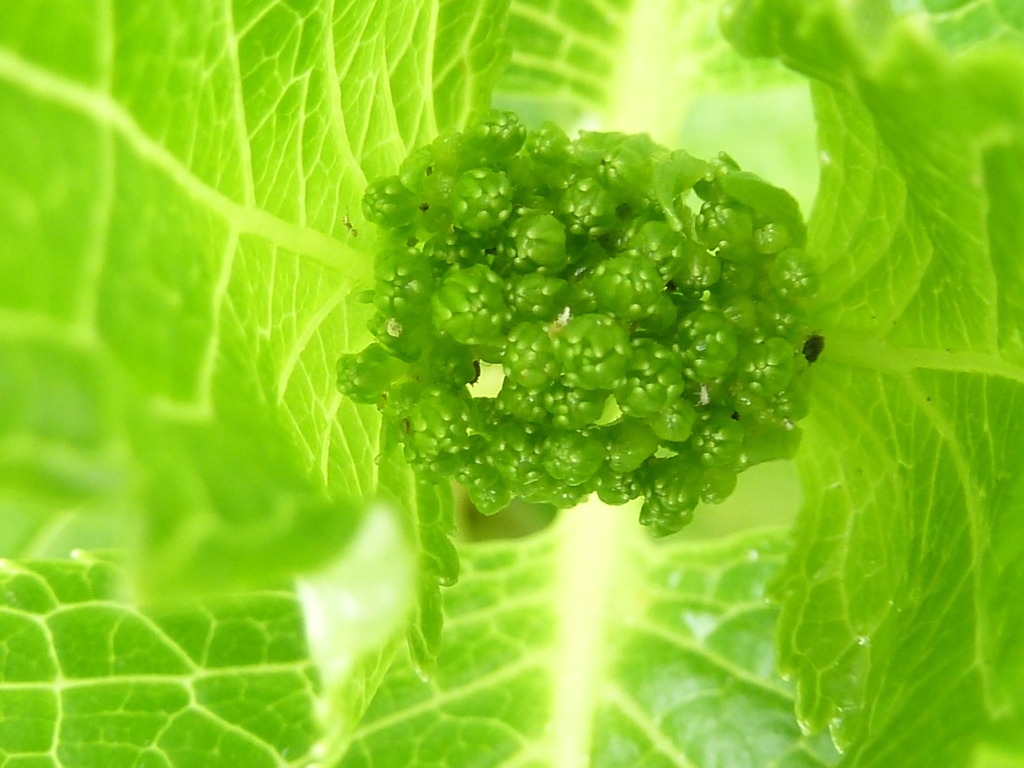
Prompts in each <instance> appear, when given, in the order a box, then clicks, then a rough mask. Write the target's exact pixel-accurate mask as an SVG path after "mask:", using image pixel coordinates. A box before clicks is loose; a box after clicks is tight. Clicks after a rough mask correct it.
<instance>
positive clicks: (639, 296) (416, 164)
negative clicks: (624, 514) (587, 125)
mask: <svg viewBox="0 0 1024 768" xmlns="http://www.w3.org/2000/svg"><path fill="white" fill-rule="evenodd" d="M363 207H364V213H365V215H366V217H367V218H368V219H369V220H370V221H371V222H373V223H374V224H376V225H377V226H378V227H380V229H381V230H382V232H383V237H382V240H381V243H382V245H381V248H380V251H379V253H378V255H377V257H376V262H375V280H376V285H375V289H374V291H373V301H374V306H375V310H376V311H375V316H374V320H373V321H372V323H371V330H372V331H373V333H374V335H375V337H376V342H375V343H373V344H371V345H370V346H369V347H368V348H367V349H365V350H363V351H362V352H360V353H358V354H355V355H345V356H343V357H342V358H341V360H340V361H339V363H338V380H339V387H340V389H341V391H342V392H343V393H344V394H346V395H347V396H349V397H351V398H352V399H353V400H356V401H358V402H363V403H374V404H376V405H378V407H379V408H380V409H381V411H382V412H383V414H384V417H385V423H386V425H387V428H388V429H390V430H391V432H392V434H393V435H394V436H395V437H396V439H397V440H398V441H399V442H400V443H401V445H402V446H403V449H404V452H405V456H406V458H407V459H408V461H409V462H410V463H411V464H412V465H413V466H414V467H415V468H416V469H417V470H418V471H420V472H423V473H426V474H427V475H428V476H431V477H437V478H442V477H454V478H456V479H457V480H458V481H459V482H461V483H463V484H464V485H465V486H466V488H467V489H468V491H469V493H470V495H471V497H472V498H473V500H474V502H475V503H476V505H477V506H478V507H479V508H480V509H481V511H483V512H485V513H491V512H495V511H497V510H499V509H501V508H502V507H503V506H505V505H506V504H507V503H508V502H509V501H510V500H511V498H512V497H513V496H521V497H523V498H525V499H527V500H529V501H534V502H546V503H552V504H555V505H558V506H560V507H565V506H570V505H573V504H576V503H578V502H579V501H581V500H582V499H583V498H584V497H586V496H587V495H588V494H591V493H595V492H596V493H597V494H598V495H599V496H600V498H601V499H602V500H604V501H605V502H607V503H611V504H623V503H625V502H627V501H629V500H631V499H635V498H638V497H643V498H644V500H645V501H644V505H643V511H642V513H641V522H642V523H644V524H645V525H648V526H650V527H651V529H652V530H653V531H654V532H655V533H657V534H666V533H670V532H672V531H675V530H678V529H679V528H680V527H682V526H683V525H684V524H685V523H686V522H687V521H688V520H689V519H690V517H691V515H692V512H693V509H694V508H695V507H696V505H697V504H698V503H699V502H700V501H704V502H707V503H717V502H720V501H722V500H724V499H725V498H726V497H728V496H729V494H730V493H731V492H732V490H733V488H734V487H735V485H736V476H737V473H739V472H741V471H742V470H744V469H746V468H747V467H750V466H752V465H754V464H757V463H760V462H764V461H769V460H772V459H777V458H783V457H789V456H791V455H792V454H793V452H794V450H795V449H796V446H797V443H798V440H799V429H798V427H797V426H796V422H797V421H798V420H799V419H800V418H802V417H803V416H804V414H805V412H806V410H807V396H806V386H807V382H806V376H805V373H806V370H807V365H808V363H807V361H805V360H804V358H803V356H802V355H801V349H802V346H803V344H804V341H805V340H806V338H807V337H808V334H809V332H810V331H809V329H808V327H807V325H806V322H805V320H804V310H803V304H804V303H805V302H806V300H807V299H808V298H810V297H811V296H812V295H813V293H814V292H815V289H816V277H815V273H814V270H813V267H812V264H811V263H810V261H809V259H808V257H807V256H806V254H805V252H804V251H803V250H802V247H803V244H804V239H805V228H804V224H803V221H802V219H801V216H800V212H799V209H798V207H797V205H796V203H795V201H794V200H793V198H792V197H790V196H789V195H788V194H787V193H786V192H784V191H783V190H781V189H778V188H777V187H773V186H771V185H770V184H768V183H766V182H765V181H763V180H761V179H760V178H758V177H757V176H755V175H753V174H751V173H748V172H745V171H742V170H740V169H739V167H738V166H737V165H736V163H735V162H733V161H732V160H731V159H730V158H729V157H728V156H726V155H724V154H723V155H720V156H719V157H718V158H717V159H716V160H713V161H711V162H705V161H703V160H699V159H697V158H694V157H691V156H690V155H688V154H686V153H685V152H681V151H674V152H670V151H667V150H665V149H663V148H661V147H659V146H658V145H656V144H655V143H654V142H652V141H651V140H650V138H648V137H647V136H646V135H626V134H621V133H594V132H582V133H581V135H580V137H579V138H578V139H576V140H570V139H569V138H568V137H567V136H566V135H565V134H564V133H563V132H562V131H561V130H560V129H559V128H557V127H556V126H554V125H552V124H550V123H548V124H545V125H544V126H543V127H542V128H540V130H538V131H535V132H530V131H527V130H526V129H525V128H524V127H523V126H522V125H521V124H520V122H519V121H518V119H517V118H516V116H515V115H513V114H511V113H509V112H498V111H495V112H491V113H489V114H487V115H486V116H484V117H483V119H481V120H480V121H479V122H477V123H475V124H473V125H471V126H470V127H469V128H467V129H466V130H465V131H464V132H461V133H454V132H453V133H447V134H444V135H442V136H440V137H439V138H438V139H436V140H435V141H434V142H433V143H432V144H430V145H429V146H426V147H422V148H420V149H417V150H416V151H415V152H413V153H412V154H411V155H410V156H409V157H408V158H407V159H406V161H405V162H404V163H403V164H402V166H401V168H400V170H399V173H398V174H397V175H395V176H391V177H388V178H384V179H379V180H377V181H375V182H373V183H372V184H370V186H369V188H368V189H367V191H366V194H365V197H364V199H363ZM808 359H809V358H808ZM497 366H500V367H501V371H502V373H503V379H502V382H501V387H500V390H499V391H497V394H496V395H494V396H483V395H482V394H479V393H476V392H475V391H474V390H475V389H476V388H477V386H478V385H477V383H476V382H477V379H478V378H479V376H480V372H481V369H482V368H488V367H490V369H491V370H495V369H496V367H497Z"/></svg>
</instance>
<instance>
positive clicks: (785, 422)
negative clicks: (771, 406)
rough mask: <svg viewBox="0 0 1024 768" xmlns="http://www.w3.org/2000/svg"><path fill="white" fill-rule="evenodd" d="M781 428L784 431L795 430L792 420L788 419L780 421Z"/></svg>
mask: <svg viewBox="0 0 1024 768" xmlns="http://www.w3.org/2000/svg"><path fill="white" fill-rule="evenodd" d="M782 426H784V427H785V428H786V429H789V430H793V429H796V424H794V423H793V420H792V419H789V418H786V419H783V420H782Z"/></svg>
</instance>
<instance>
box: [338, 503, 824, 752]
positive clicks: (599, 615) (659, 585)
mask: <svg viewBox="0 0 1024 768" xmlns="http://www.w3.org/2000/svg"><path fill="white" fill-rule="evenodd" d="M784 551H785V546H784V544H783V541H782V536H781V535H780V533H779V532H778V531H773V532H767V533H765V532H763V531H762V532H759V533H751V534H745V535H742V536H740V537H738V538H732V539H726V540H722V541H720V542H716V543H712V544H707V543H687V542H685V541H683V540H680V539H676V540H661V541H653V540H651V539H650V538H649V537H647V536H646V534H645V533H644V532H643V531H642V530H641V529H640V527H639V526H638V525H637V524H636V520H635V514H631V513H630V512H629V510H628V509H623V508H609V507H604V506H601V505H599V504H592V505H584V506H582V507H579V508H577V509H575V510H570V511H567V512H564V513H562V516H561V517H560V518H559V520H558V521H556V523H555V524H554V525H553V526H552V527H550V528H548V529H546V530H545V531H543V532H541V533H539V534H536V535H534V536H531V537H529V538H527V539H520V540H506V541H503V542H500V543H499V542H490V543H482V544H474V545H466V546H464V547H462V548H461V550H460V554H461V556H462V561H463V566H464V573H463V576H462V578H461V579H460V581H459V583H458V584H457V585H456V586H454V587H452V588H451V589H450V590H446V591H445V592H444V597H445V606H446V625H445V626H446V631H445V636H444V643H443V646H442V651H441V654H440V656H439V657H438V665H437V669H436V672H435V674H434V675H433V677H432V678H431V679H430V680H429V681H427V682H424V681H423V680H422V679H420V677H419V676H418V675H417V674H416V672H415V670H414V669H413V667H412V666H411V665H410V664H409V663H408V662H407V661H402V660H399V661H398V662H396V665H395V667H394V668H393V669H392V670H391V671H390V672H389V673H388V676H387V677H386V678H385V680H384V683H383V684H382V686H381V688H380V690H379V691H378V694H377V697H376V699H375V700H374V702H373V704H372V705H371V707H370V709H369V710H368V712H367V715H366V718H365V719H364V720H363V722H362V723H361V724H360V726H359V728H358V729H357V731H356V732H355V734H354V742H353V746H352V748H351V751H350V752H349V754H348V756H347V757H346V758H345V760H343V761H342V762H341V763H340V766H343V767H344V768H356V767H357V766H387V767H388V768H399V766H425V765H459V766H461V765H474V766H479V768H484V767H485V766H538V767H539V766H556V765H557V766H570V765H583V764H588V765H593V766H606V767H609V768H610V767H612V766H627V765H628V766H652V767H653V766H664V767H665V768H668V767H669V766H671V767H673V768H678V767H679V766H694V767H699V766H729V767H731V766H750V767H751V768H753V766H765V765H776V766H787V767H794V766H800V767H801V768H804V767H806V768H810V767H811V766H823V765H830V764H832V762H833V761H834V760H835V758H836V755H835V753H834V752H833V751H832V748H831V745H830V744H829V742H828V740H827V739H824V738H820V737H819V738H813V739H810V738H807V737H804V736H803V735H801V733H800V731H799V730H798V728H797V726H796V723H795V721H794V720H793V717H792V692H791V690H790V688H789V687H788V686H787V685H785V684H783V683H781V682H780V681H779V680H778V679H777V677H776V675H775V672H774V655H773V648H772V647H773V632H774V626H775V618H776V609H775V608H772V607H770V606H769V605H767V604H766V603H765V601H764V599H763V597H762V591H763V587H764V583H765V580H766V579H767V578H769V577H770V576H771V575H772V574H773V573H774V572H775V570H776V569H777V567H778V565H779V563H780V562H781V560H782V557H783V554H784Z"/></svg>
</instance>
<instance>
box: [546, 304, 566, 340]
mask: <svg viewBox="0 0 1024 768" xmlns="http://www.w3.org/2000/svg"><path fill="white" fill-rule="evenodd" d="M571 319H572V310H571V309H570V308H569V307H564V308H563V309H562V311H561V312H559V313H558V317H556V318H555V320H554V322H552V323H551V325H550V326H549V327H548V334H549V335H551V336H554V335H555V334H557V333H561V332H562V329H563V328H565V326H567V325H568V324H569V321H570V320H571Z"/></svg>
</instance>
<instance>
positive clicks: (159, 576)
mask: <svg viewBox="0 0 1024 768" xmlns="http://www.w3.org/2000/svg"><path fill="white" fill-rule="evenodd" d="M44 15H45V21H44V19H43V17H44ZM503 23H504V10H503V3H502V2H500V0H494V2H487V3H479V4H469V5H467V4H465V3H459V2H453V1H452V0H447V1H446V2H442V3H440V4H435V3H428V2H425V1H424V2H416V3H407V2H400V3H399V2H394V3H350V4H344V5H336V4H332V3H327V2H320V1H319V0H301V1H300V0H295V2H289V3H285V4H274V3H260V2H256V3H243V4H239V5H237V6H236V7H231V6H230V5H229V6H208V5H207V6H203V7H201V8H200V7H198V6H196V5H195V4H194V3H190V2H185V0H177V1H176V2H172V3H155V2H140V3H133V4H129V5H117V6H112V5H109V4H106V3H102V2H90V3H79V2H70V1H68V2H61V3H57V4H54V3H41V2H28V3H19V4H16V5H13V6H10V7H5V8H4V9H3V10H2V11H0V113H2V114H3V115H4V120H3V121H2V124H0V144H2V146H4V147H5V151H4V153H3V157H2V158H0V233H3V234H2V235H0V238H2V241H0V246H2V247H0V269H2V272H3V274H4V275H5V279H4V280H3V284H2V285H0V370H3V371H4V375H3V377H0V401H2V402H3V403H4V404H5V406H4V408H3V410H2V414H0V503H2V504H3V514H4V516H5V518H6V519H8V520H9V522H10V523H11V525H10V527H9V528H7V530H11V531H13V533H12V534H11V535H10V536H9V537H5V539H4V540H3V541H0V550H2V551H4V552H6V553H7V554H18V553H19V552H20V551H22V550H24V549H25V548H26V547H29V548H31V547H36V548H37V549H38V547H39V544H38V542H37V543H36V544H32V543H31V542H29V540H28V539H27V538H26V537H29V536H31V535H32V533H31V532H33V531H36V532H43V531H46V530H51V529H52V527H53V526H54V525H60V523H59V522H58V521H61V520H66V519H68V518H69V517H71V516H73V517H75V518H76V519H80V520H82V521H83V523H82V526H83V528H84V529H86V530H96V534H95V535H96V538H98V539H99V540H100V541H101V542H102V543H104V544H113V543H121V544H126V543H128V544H135V545H138V546H140V549H139V554H138V556H137V557H136V558H135V559H134V562H136V563H138V565H139V566H140V568H141V571H142V573H143V576H144V579H143V585H144V586H146V588H147V589H149V590H151V591H161V590H174V589H178V588H181V587H184V588H195V587H196V586H197V584H198V583H200V582H201V584H202V586H203V587H204V588H234V587H238V586H245V585H249V584H257V583H266V582H267V581H273V580H274V579H277V578H279V577H281V576H284V575H287V574H289V573H292V572H294V571H296V570H303V569H309V568H313V567H315V566H316V565H317V564H319V563H324V562H326V561H327V560H328V559H330V558H331V557H333V554H334V553H335V552H337V551H338V550H339V548H341V547H343V546H344V544H345V543H346V541H347V540H348V539H349V537H350V536H351V535H352V533H353V531H354V530H355V528H356V527H357V525H358V522H359V520H360V517H361V514H362V512H361V510H362V509H363V507H364V502H363V501H362V500H363V499H365V498H367V497H372V496H373V495H375V493H376V487H377V484H378V469H377V466H376V465H375V463H374V460H375V457H376V455H377V453H378V451H379V445H378V423H379V420H378V415H377V413H376V412H375V410H374V409H373V408H363V407H356V406H353V405H351V404H350V403H347V402H344V401H342V399H341V397H340V395H339V394H338V393H337V392H336V390H335V383H334V374H333V370H334V361H335V359H336V358H337V356H338V355H339V354H340V353H341V352H344V351H346V350H351V349H357V348H359V347H361V346H362V344H363V343H364V342H365V341H366V339H367V338H368V333H367V331H366V330H365V327H364V326H365V321H366V319H367V317H368V314H369V313H368V308H367V307H365V306H364V305H362V304H360V303H359V302H358V301H356V300H355V299H354V298H352V293H353V291H354V290H356V289H359V288H361V287H365V284H366V281H367V280H368V279H369V274H370V259H371V256H372V251H373V246H374V242H373V237H372V231H371V228H369V227H368V226H366V225H365V224H364V222H363V221H362V219H361V214H360V210H359V208H360V207H359V204H358V203H359V198H360V196H361V194H362V189H363V187H364V185H365V181H366V179H367V178H369V177H374V176H377V175H380V174H383V173H387V172H392V171H394V169H395V168H396V167H397V164H398V162H399V161H400V160H401V158H402V157H404V155H405V154H406V152H407V151H408V150H409V149H410V148H411V147H412V146H414V145H416V144H419V143H421V142H423V141H425V140H427V139H429V138H431V137H433V136H434V135H435V134H436V133H437V132H438V130H439V129H441V128H443V127H446V126H448V125H451V124H458V123H459V122H460V121H462V120H464V119H465V118H466V116H467V115H468V114H469V113H470V112H472V111H473V110H477V109H480V108H482V107H483V106H486V103H487V100H488V93H489V86H488V84H489V82H490V81H491V80H492V79H493V77H494V76H495V74H496V67H498V66H499V65H500V64H501V62H502V60H503V51H504V50H505V49H504V47H503V46H502V45H501V44H500V42H499V41H500V35H501V32H502V27H503ZM41 27H42V28H41ZM411 500H412V496H411V495H405V496H404V497H402V498H401V499H400V501H401V502H402V503H403V504H405V505H407V506H408V505H409V504H410V502H411ZM410 525H411V526H412V527H416V526H417V525H418V524H417V523H415V522H412V521H411V522H410ZM104 528H105V529H106V531H107V532H106V533H104V532H103V529H104ZM97 529H98V530H97ZM19 531H20V533H19ZM200 573H201V574H202V576H201V579H200V578H198V575H199V574H200Z"/></svg>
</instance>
